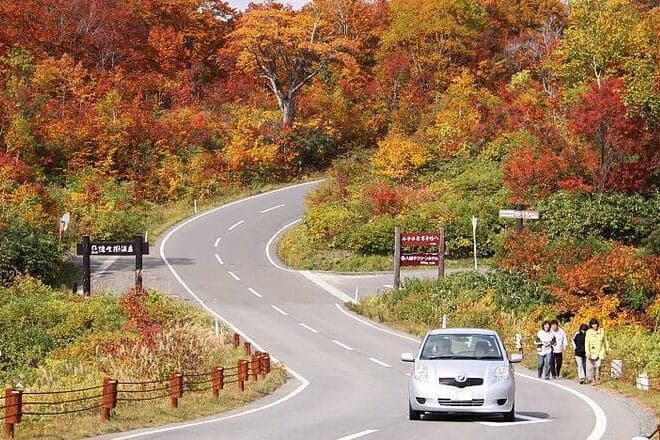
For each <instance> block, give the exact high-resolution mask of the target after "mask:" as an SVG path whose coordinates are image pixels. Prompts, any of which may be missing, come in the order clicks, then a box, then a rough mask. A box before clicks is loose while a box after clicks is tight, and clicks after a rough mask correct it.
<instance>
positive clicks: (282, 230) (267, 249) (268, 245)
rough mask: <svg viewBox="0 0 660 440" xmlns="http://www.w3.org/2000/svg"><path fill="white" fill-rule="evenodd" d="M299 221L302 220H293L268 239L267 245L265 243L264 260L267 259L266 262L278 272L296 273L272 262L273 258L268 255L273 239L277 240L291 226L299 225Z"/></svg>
mask: <svg viewBox="0 0 660 440" xmlns="http://www.w3.org/2000/svg"><path fill="white" fill-rule="evenodd" d="M301 220H302V219H301V218H299V219H298V220H294V221H292V222H291V223H289V224H286V225H284V226H282V227H281V228H280V229H279V230H278V231H277V232H275V233H274V234H273V236H272V237H270V240H268V243H266V258H268V261H270V264H272V265H273V266H275V267H276V268H278V269H279V270H282V271H284V272H296V271H295V270H294V269H289V268H287V267H284V266H281V265H279V264H277V263H276V262H275V260H273V257H272V256H271V255H270V248H271V246H272V245H273V242H274V241H275V239H276V238H277V237H278V236H279V235H280V234H281V233H282V232H284V231H286V230H287V229H289V228H290V227H291V226H293V225H295V224H296V223H300V221H301Z"/></svg>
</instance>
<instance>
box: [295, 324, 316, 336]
mask: <svg viewBox="0 0 660 440" xmlns="http://www.w3.org/2000/svg"><path fill="white" fill-rule="evenodd" d="M298 325H300V326H301V327H302V328H306V329H307V330H309V331H310V332H312V333H318V332H319V331H318V330H316V329H314V328H312V327H310V326H308V325H307V324H303V323H302V322H299V323H298Z"/></svg>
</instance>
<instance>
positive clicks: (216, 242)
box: [213, 237, 222, 247]
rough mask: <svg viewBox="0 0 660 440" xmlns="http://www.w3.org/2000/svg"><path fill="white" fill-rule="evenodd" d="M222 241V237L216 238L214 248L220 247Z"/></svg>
mask: <svg viewBox="0 0 660 440" xmlns="http://www.w3.org/2000/svg"><path fill="white" fill-rule="evenodd" d="M220 240H222V238H220V237H218V238H216V239H215V243H213V247H218V245H219V244H220Z"/></svg>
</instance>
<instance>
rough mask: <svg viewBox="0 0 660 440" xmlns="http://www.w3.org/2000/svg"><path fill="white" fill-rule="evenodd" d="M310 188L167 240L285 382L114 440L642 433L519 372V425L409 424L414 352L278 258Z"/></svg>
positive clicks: (185, 278) (170, 252) (177, 276)
mask: <svg viewBox="0 0 660 440" xmlns="http://www.w3.org/2000/svg"><path fill="white" fill-rule="evenodd" d="M313 185H314V183H313V182H311V183H306V184H302V185H297V186H293V187H289V188H284V189H281V190H276V191H272V192H269V193H265V194H262V195H259V196H254V197H250V198H247V199H243V200H240V201H238V202H234V203H231V204H229V205H225V206H222V207H219V208H216V209H214V210H211V211H207V212H205V213H202V214H200V215H198V216H196V217H193V218H191V219H189V220H187V221H185V222H183V223H181V224H179V225H178V226H176V227H174V228H173V229H171V230H170V231H169V232H168V234H167V235H165V236H164V237H163V238H162V239H161V240H160V242H159V251H160V256H161V258H162V260H163V262H164V264H165V265H166V266H167V267H168V268H169V271H170V275H169V276H171V277H173V280H172V283H173V284H174V285H178V286H179V287H178V290H179V292H178V293H179V294H180V295H181V296H187V297H190V298H192V299H194V300H195V301H197V302H198V303H199V304H200V305H202V306H203V307H204V308H206V309H207V310H208V311H209V312H211V313H213V314H215V315H216V316H219V317H221V318H222V319H224V320H226V321H227V322H228V323H230V325H232V326H233V327H234V328H235V329H238V330H239V331H240V332H241V333H242V334H244V335H247V336H248V337H249V338H251V339H252V340H253V341H254V342H255V344H257V345H258V346H260V347H261V348H262V349H264V350H266V351H269V352H270V353H271V354H272V356H274V357H275V358H277V359H278V360H280V361H281V362H283V363H285V364H286V366H287V367H288V368H289V372H290V379H289V380H288V381H287V383H286V384H285V385H284V386H283V387H282V388H280V389H279V390H278V391H277V392H276V393H274V394H273V395H271V396H268V397H266V398H264V399H262V400H260V401H258V402H255V403H252V404H250V405H248V406H246V407H244V408H241V409H239V410H236V411H233V412H230V413H227V414H222V415H219V416H215V417H210V418H206V419H201V420H198V421H194V422H190V423H184V424H179V425H169V426H165V427H162V428H155V429H148V430H141V431H133V432H129V433H123V434H118V435H115V436H114V438H116V439H118V438H121V439H128V438H153V439H156V438H158V439H190V438H194V439H232V440H239V439H283V440H284V439H285V440H298V439H301V440H308V439H319V440H325V439H332V440H334V439H343V440H349V439H355V438H363V437H364V438H366V439H368V440H370V439H429V438H450V439H482V438H486V437H491V438H507V439H544V438H548V439H554V440H556V439H589V440H597V439H601V438H602V439H617V440H620V439H630V438H632V437H633V436H635V435H638V434H639V433H640V429H645V428H641V427H640V420H639V419H638V418H637V416H636V415H635V412H634V411H632V410H631V409H630V408H629V406H628V403H627V402H626V401H625V400H622V399H620V398H618V397H614V396H612V395H610V394H606V393H603V392H600V391H598V390H593V389H592V388H591V387H585V386H582V387H580V386H579V385H576V384H574V383H572V382H569V381H563V380H562V381H553V382H541V381H538V380H537V379H536V378H534V377H532V376H531V374H532V373H531V372H529V371H528V370H525V369H522V368H519V367H516V369H517V375H518V376H517V384H518V391H517V403H516V408H517V411H518V417H517V421H516V422H513V423H504V422H500V421H498V420H497V419H492V420H488V419H478V418H460V419H452V418H433V419H431V420H422V421H416V422H411V421H409V420H408V418H407V400H406V399H407V396H406V381H407V379H408V377H407V374H408V373H409V371H410V366H409V365H407V364H403V363H402V362H400V360H399V357H400V354H401V352H405V351H414V350H415V348H416V346H417V342H416V341H415V340H414V339H413V338H411V337H409V336H407V335H403V334H399V333H397V332H394V331H391V330H389V329H386V328H384V327H381V326H379V325H375V324H374V323H371V322H368V321H366V320H364V319H363V318H360V317H357V316H355V315H353V314H351V313H350V312H347V311H346V310H345V309H344V308H343V306H342V304H343V301H342V298H344V297H343V296H342V293H341V292H339V290H337V289H336V288H333V287H332V286H330V285H327V284H324V283H323V282H322V281H320V282H319V281H318V280H316V279H310V278H314V276H313V275H310V274H308V273H307V274H306V273H300V272H297V271H292V270H289V269H287V268H285V267H282V266H281V263H279V262H278V261H277V259H276V258H275V257H274V255H273V254H274V253H275V249H274V245H273V243H274V241H275V239H276V236H277V235H278V234H279V233H281V232H282V231H283V230H284V229H286V228H287V227H289V226H290V225H292V224H293V223H294V222H295V221H296V220H297V219H299V218H300V217H301V215H302V212H303V209H304V197H305V195H306V194H307V192H308V191H309V190H310V189H312V188H313ZM315 281H317V282H315ZM318 283H320V284H321V285H319V284H318ZM335 295H337V296H335Z"/></svg>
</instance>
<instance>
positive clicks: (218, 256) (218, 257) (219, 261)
mask: <svg viewBox="0 0 660 440" xmlns="http://www.w3.org/2000/svg"><path fill="white" fill-rule="evenodd" d="M215 259H216V260H218V263H220V264H225V263H224V262H223V261H222V258H220V255H218V254H215Z"/></svg>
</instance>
